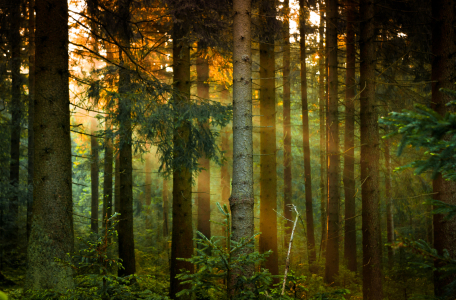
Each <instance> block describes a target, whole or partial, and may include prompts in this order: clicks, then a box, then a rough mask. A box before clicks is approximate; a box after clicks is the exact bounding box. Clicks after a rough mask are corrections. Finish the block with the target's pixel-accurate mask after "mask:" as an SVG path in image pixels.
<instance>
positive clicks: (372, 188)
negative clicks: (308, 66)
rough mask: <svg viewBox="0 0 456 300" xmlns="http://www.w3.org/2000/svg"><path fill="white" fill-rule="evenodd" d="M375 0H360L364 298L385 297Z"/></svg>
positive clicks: (370, 299) (368, 299)
mask: <svg viewBox="0 0 456 300" xmlns="http://www.w3.org/2000/svg"><path fill="white" fill-rule="evenodd" d="M374 13H375V10H374V2H373V0H362V1H361V2H360V15H361V16H362V18H363V19H362V21H361V23H360V42H359V48H360V56H361V63H360V90H361V95H360V102H361V107H360V108H361V110H360V127H361V182H362V186H361V199H362V209H363V211H362V231H363V299H367V300H372V299H382V296H383V294H382V265H381V263H382V245H381V241H380V237H381V236H380V230H381V228H380V213H379V210H380V207H379V204H380V193H379V192H380V190H379V182H378V176H379V174H378V172H379V171H378V164H379V133H378V121H377V119H378V115H377V111H376V107H375V105H376V101H375V82H374V78H375V44H374V43H375V41H374V39H375V32H374Z"/></svg>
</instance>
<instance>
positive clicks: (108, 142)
mask: <svg viewBox="0 0 456 300" xmlns="http://www.w3.org/2000/svg"><path fill="white" fill-rule="evenodd" d="M105 122H106V123H105V137H104V144H105V158H104V170H103V173H104V175H103V177H104V180H103V217H102V220H105V221H106V220H108V219H109V218H111V216H112V175H113V174H112V171H113V168H112V161H113V148H112V137H111V135H110V134H109V132H110V131H111V130H112V126H111V120H110V119H109V117H106V119H105ZM104 224H105V223H104ZM104 224H103V225H104ZM103 227H104V226H103Z"/></svg>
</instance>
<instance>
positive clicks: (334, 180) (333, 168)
mask: <svg viewBox="0 0 456 300" xmlns="http://www.w3.org/2000/svg"><path fill="white" fill-rule="evenodd" d="M337 4H338V3H337V0H328V1H327V11H328V22H327V23H326V30H327V39H326V43H327V49H328V85H329V88H328V89H329V94H328V119H327V122H328V124H329V132H328V242H327V245H326V267H325V280H326V282H327V283H332V282H334V280H335V277H336V276H337V275H338V274H339V205H340V195H339V164H340V157H339V119H338V117H339V112H338V95H337V88H338V79H337V27H336V24H337V19H338V12H337V10H338V7H337Z"/></svg>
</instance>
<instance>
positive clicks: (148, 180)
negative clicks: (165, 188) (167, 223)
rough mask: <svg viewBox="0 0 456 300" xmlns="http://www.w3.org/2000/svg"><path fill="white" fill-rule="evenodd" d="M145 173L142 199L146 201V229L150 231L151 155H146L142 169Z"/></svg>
mask: <svg viewBox="0 0 456 300" xmlns="http://www.w3.org/2000/svg"><path fill="white" fill-rule="evenodd" d="M144 171H145V172H146V173H145V175H146V182H145V185H146V186H145V192H144V198H145V199H146V201H145V204H146V229H152V216H151V206H150V204H151V200H152V155H151V154H150V153H147V154H146V165H145V167H144Z"/></svg>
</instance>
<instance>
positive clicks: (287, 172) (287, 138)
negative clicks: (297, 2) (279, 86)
mask: <svg viewBox="0 0 456 300" xmlns="http://www.w3.org/2000/svg"><path fill="white" fill-rule="evenodd" d="M289 2H290V0H285V1H284V2H283V15H284V16H285V18H284V20H283V215H284V217H285V245H288V243H289V241H290V236H291V230H292V227H293V222H292V221H291V218H292V216H291V211H292V210H291V204H292V203H291V198H292V196H293V191H292V177H291V162H292V155H291V102H290V55H291V54H290V21H289V19H288V17H287V16H289V13H290V3H289Z"/></svg>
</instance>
